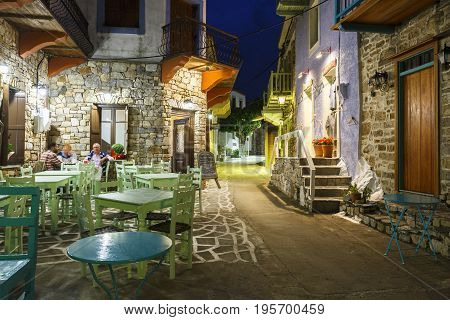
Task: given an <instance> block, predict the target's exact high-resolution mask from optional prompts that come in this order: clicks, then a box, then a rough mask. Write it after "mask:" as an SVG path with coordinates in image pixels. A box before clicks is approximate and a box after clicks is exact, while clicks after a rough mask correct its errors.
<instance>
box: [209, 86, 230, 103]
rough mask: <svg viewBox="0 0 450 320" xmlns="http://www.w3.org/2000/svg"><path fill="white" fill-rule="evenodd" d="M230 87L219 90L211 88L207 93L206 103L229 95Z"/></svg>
mask: <svg viewBox="0 0 450 320" xmlns="http://www.w3.org/2000/svg"><path fill="white" fill-rule="evenodd" d="M231 90H232V88H231V87H221V88H213V89H211V90H209V91H208V95H207V97H208V101H211V100H214V99H215V98H217V97H220V96H224V95H227V94H228V95H229V94H230V92H231Z"/></svg>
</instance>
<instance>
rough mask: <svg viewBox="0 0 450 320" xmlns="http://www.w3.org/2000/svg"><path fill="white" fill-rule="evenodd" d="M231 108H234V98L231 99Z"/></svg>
mask: <svg viewBox="0 0 450 320" xmlns="http://www.w3.org/2000/svg"><path fill="white" fill-rule="evenodd" d="M231 107H232V108H236V97H231Z"/></svg>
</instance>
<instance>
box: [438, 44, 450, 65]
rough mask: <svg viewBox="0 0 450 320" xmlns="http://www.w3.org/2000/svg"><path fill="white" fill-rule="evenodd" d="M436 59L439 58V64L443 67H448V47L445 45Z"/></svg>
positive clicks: (449, 55)
mask: <svg viewBox="0 0 450 320" xmlns="http://www.w3.org/2000/svg"><path fill="white" fill-rule="evenodd" d="M438 57H439V61H440V63H441V64H443V65H445V66H449V65H450V47H447V44H446V45H445V46H444V48H443V49H442V50H441V51H440V52H439V54H438Z"/></svg>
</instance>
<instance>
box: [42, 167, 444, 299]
mask: <svg viewBox="0 0 450 320" xmlns="http://www.w3.org/2000/svg"><path fill="white" fill-rule="evenodd" d="M220 174H221V184H222V189H220V190H219V189H217V187H216V186H215V184H214V182H210V183H209V184H208V189H207V190H205V191H204V193H203V196H204V202H203V204H204V206H203V211H204V212H203V213H202V214H200V213H199V212H198V207H197V215H196V220H195V242H194V251H195V253H194V266H193V269H192V270H188V269H186V267H185V265H184V264H183V262H182V261H179V264H178V265H177V278H176V279H175V280H173V281H171V280H169V278H168V267H167V266H163V267H162V268H161V269H160V270H159V271H157V272H156V273H155V274H154V276H153V277H152V278H151V279H150V282H149V284H147V285H146V286H145V287H144V289H143V292H142V294H141V296H140V298H141V299H308V298H310V299H319V298H325V299H326V298H335V299H393V298H397V299H426V298H433V299H444V298H448V297H449V296H450V261H449V260H448V259H446V258H443V257H439V258H438V261H437V262H435V261H434V260H433V259H432V257H430V256H428V255H427V254H425V253H423V252H421V253H420V254H419V255H417V256H415V255H414V253H413V250H412V247H411V246H409V245H407V244H402V247H403V248H404V249H405V251H406V265H404V266H403V265H401V264H400V263H399V259H398V255H397V252H396V251H395V250H393V251H392V252H391V254H390V255H389V257H387V258H386V257H384V256H383V252H384V249H385V246H386V244H387V241H388V237H387V236H386V235H384V234H380V233H378V232H376V231H374V230H373V229H370V228H368V227H366V226H364V225H361V224H355V223H352V222H350V221H347V220H345V219H342V218H340V217H337V216H332V215H316V216H314V217H312V216H308V215H305V214H304V213H302V212H301V211H300V210H299V209H297V208H295V207H294V206H292V205H291V204H290V203H288V202H286V201H285V200H284V199H283V198H281V197H280V196H279V195H278V194H275V193H272V192H271V191H269V189H267V187H266V182H267V175H266V171H265V170H264V169H263V168H261V167H259V166H257V165H241V164H228V165H226V166H224V167H221V168H220ZM62 227H64V228H63V229H64V231H63V232H62V233H61V234H60V235H59V236H58V237H47V238H41V239H40V251H39V261H38V277H37V281H36V285H37V294H38V298H39V299H61V298H62V299H104V298H105V295H104V293H103V292H102V290H101V289H99V288H94V287H93V286H92V282H91V281H90V280H89V279H88V278H84V277H83V276H82V275H81V268H80V265H79V264H78V263H75V262H71V261H70V260H68V259H67V258H66V257H65V255H64V249H65V247H66V246H67V245H68V244H70V243H71V242H72V241H73V240H75V239H76V238H77V234H76V228H75V226H74V225H72V224H66V225H65V226H62ZM55 254H56V255H57V257H56V259H55V258H54V257H55ZM50 255H52V256H53V257H52V258H51V257H50ZM118 278H119V284H120V287H121V294H122V296H123V297H130V294H131V292H132V291H133V289H134V288H135V287H136V286H137V284H138V282H137V280H134V279H131V280H129V279H127V275H126V271H125V270H123V271H119V272H118ZM104 279H105V281H106V282H107V283H108V277H107V276H105V277H104Z"/></svg>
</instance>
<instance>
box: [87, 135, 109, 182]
mask: <svg viewBox="0 0 450 320" xmlns="http://www.w3.org/2000/svg"><path fill="white" fill-rule="evenodd" d="M84 160H85V161H90V162H93V163H94V164H95V166H96V167H97V168H99V178H100V179H101V177H102V175H103V173H104V171H106V163H107V162H108V161H110V160H114V159H113V157H111V156H110V155H108V154H107V153H105V152H103V151H101V150H100V144H99V143H94V144H93V146H92V151H91V153H90V154H89V155H88V156H87V157H86V158H85V159H84Z"/></svg>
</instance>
